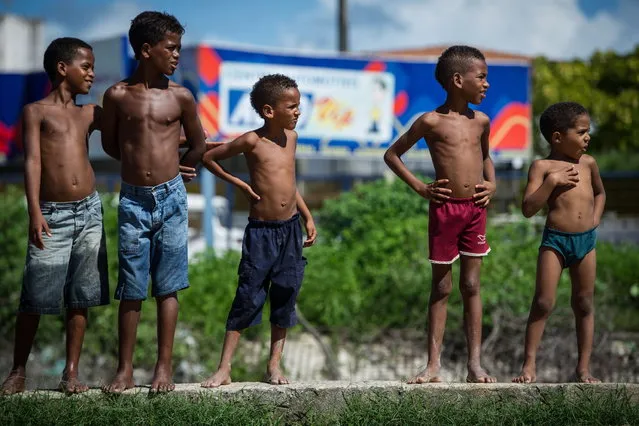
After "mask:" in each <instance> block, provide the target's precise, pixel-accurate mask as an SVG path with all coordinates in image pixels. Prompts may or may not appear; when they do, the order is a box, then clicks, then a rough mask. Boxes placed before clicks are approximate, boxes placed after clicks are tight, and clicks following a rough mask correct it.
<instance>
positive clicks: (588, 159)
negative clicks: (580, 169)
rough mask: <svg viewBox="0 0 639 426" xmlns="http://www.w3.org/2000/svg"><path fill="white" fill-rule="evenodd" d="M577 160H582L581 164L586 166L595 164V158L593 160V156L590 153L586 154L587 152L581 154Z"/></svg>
mask: <svg viewBox="0 0 639 426" xmlns="http://www.w3.org/2000/svg"><path fill="white" fill-rule="evenodd" d="M579 162H582V163H583V164H585V165H587V166H596V165H597V160H595V157H593V156H592V155H588V154H582V156H581V158H580V159H579Z"/></svg>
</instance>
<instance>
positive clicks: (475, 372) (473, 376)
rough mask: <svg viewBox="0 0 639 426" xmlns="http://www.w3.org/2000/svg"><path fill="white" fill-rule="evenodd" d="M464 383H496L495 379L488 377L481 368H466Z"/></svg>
mask: <svg viewBox="0 0 639 426" xmlns="http://www.w3.org/2000/svg"><path fill="white" fill-rule="evenodd" d="M466 383H497V378H495V377H493V376H490V375H489V374H488V373H486V370H484V369H483V368H481V367H468V376H466Z"/></svg>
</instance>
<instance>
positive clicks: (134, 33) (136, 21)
mask: <svg viewBox="0 0 639 426" xmlns="http://www.w3.org/2000/svg"><path fill="white" fill-rule="evenodd" d="M167 33H175V34H178V35H182V34H184V27H183V26H182V24H180V21H178V20H177V18H176V17H175V16H173V15H169V14H168V13H163V12H152V11H147V12H142V13H140V14H139V15H138V16H136V17H135V18H133V20H132V21H131V27H130V28H129V43H131V47H132V48H133V53H135V59H140V53H141V51H142V45H143V44H144V43H149V45H151V46H155V45H156V44H158V43H159V42H161V41H162V40H164V38H165V37H166V34H167Z"/></svg>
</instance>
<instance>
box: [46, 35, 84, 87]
mask: <svg viewBox="0 0 639 426" xmlns="http://www.w3.org/2000/svg"><path fill="white" fill-rule="evenodd" d="M81 48H84V49H89V50H91V51H93V47H91V45H90V44H89V43H87V42H85V41H82V40H80V39H79V38H73V37H61V38H56V39H55V40H53V41H52V42H51V43H50V44H49V46H48V47H47V50H45V51H44V60H43V66H44V70H45V71H46V73H47V76H48V77H49V80H51V82H52V83H53V81H54V80H55V78H56V76H57V75H58V62H64V63H65V64H70V63H71V61H73V59H74V58H75V56H76V55H77V53H78V49H81Z"/></svg>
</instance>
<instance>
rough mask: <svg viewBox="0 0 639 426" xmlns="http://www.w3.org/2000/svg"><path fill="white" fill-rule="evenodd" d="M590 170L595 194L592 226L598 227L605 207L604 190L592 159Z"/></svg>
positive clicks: (597, 169)
mask: <svg viewBox="0 0 639 426" xmlns="http://www.w3.org/2000/svg"><path fill="white" fill-rule="evenodd" d="M590 168H591V171H592V172H591V173H592V175H591V181H592V190H593V192H594V194H595V208H594V225H595V226H599V223H601V215H603V210H604V206H605V205H606V190H605V189H604V186H603V182H602V181H601V175H600V174H599V166H597V161H596V160H595V159H594V157H593V159H592V164H591V165H590Z"/></svg>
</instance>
